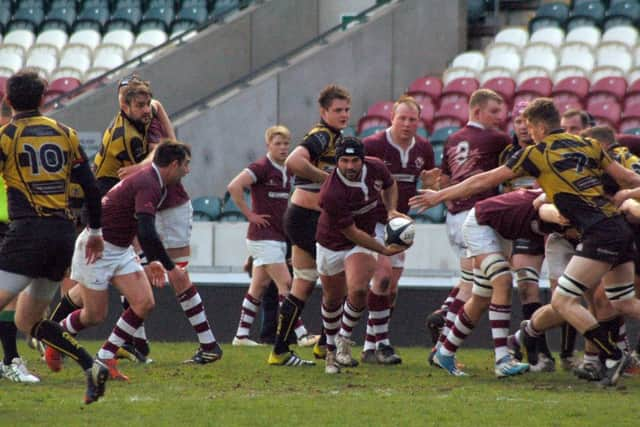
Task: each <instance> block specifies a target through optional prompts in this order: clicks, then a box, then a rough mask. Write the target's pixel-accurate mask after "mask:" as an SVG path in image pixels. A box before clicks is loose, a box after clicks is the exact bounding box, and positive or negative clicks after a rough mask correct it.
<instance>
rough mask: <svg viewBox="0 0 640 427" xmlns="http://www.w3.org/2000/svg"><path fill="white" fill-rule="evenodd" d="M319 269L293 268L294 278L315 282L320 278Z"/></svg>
mask: <svg viewBox="0 0 640 427" xmlns="http://www.w3.org/2000/svg"><path fill="white" fill-rule="evenodd" d="M318 276H319V275H318V271H317V270H316V269H315V268H295V267H294V268H293V277H294V279H301V280H306V281H307V282H315V281H316V280H318Z"/></svg>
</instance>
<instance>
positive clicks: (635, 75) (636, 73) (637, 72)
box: [627, 67, 640, 84]
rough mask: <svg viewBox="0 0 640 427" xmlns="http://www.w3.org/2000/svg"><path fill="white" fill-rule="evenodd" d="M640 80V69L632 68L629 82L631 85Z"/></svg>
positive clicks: (628, 75) (628, 76)
mask: <svg viewBox="0 0 640 427" xmlns="http://www.w3.org/2000/svg"><path fill="white" fill-rule="evenodd" d="M638 79H640V67H638V68H632V69H631V71H629V74H627V82H628V83H629V84H631V83H633V82H635V81H636V80H638Z"/></svg>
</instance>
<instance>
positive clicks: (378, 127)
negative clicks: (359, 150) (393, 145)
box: [358, 126, 386, 139]
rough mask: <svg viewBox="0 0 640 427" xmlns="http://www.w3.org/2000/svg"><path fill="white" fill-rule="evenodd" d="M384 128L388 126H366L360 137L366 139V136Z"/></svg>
mask: <svg viewBox="0 0 640 427" xmlns="http://www.w3.org/2000/svg"><path fill="white" fill-rule="evenodd" d="M384 129H386V127H384V126H372V127H370V128H366V129H365V130H363V131H362V132H361V133H360V135H358V138H360V139H364V138H366V137H368V136H371V135H373V134H374V133H376V132H379V131H381V130H384Z"/></svg>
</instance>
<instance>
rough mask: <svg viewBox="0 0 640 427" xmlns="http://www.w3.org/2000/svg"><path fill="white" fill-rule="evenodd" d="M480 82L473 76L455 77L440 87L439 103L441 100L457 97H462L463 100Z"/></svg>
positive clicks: (445, 100) (450, 99)
mask: <svg viewBox="0 0 640 427" xmlns="http://www.w3.org/2000/svg"><path fill="white" fill-rule="evenodd" d="M479 86H480V84H479V83H478V81H477V80H476V79H475V78H468V77H463V78H459V79H455V80H452V81H450V82H449V83H447V84H446V85H445V86H444V88H443V89H442V95H441V97H440V105H441V104H442V103H443V102H447V100H449V101H453V100H455V99H459V98H456V96H457V97H463V98H464V99H465V100H466V99H469V96H471V94H472V93H473V92H474V91H475V90H476V89H478V87H479ZM452 95H453V96H452Z"/></svg>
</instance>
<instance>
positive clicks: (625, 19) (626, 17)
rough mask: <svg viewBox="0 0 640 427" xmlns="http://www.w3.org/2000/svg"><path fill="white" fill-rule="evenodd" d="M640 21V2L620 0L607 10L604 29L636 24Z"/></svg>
mask: <svg viewBox="0 0 640 427" xmlns="http://www.w3.org/2000/svg"><path fill="white" fill-rule="evenodd" d="M639 21H640V4H639V3H638V2H637V1H634V0H631V1H619V2H616V3H615V4H612V5H611V6H610V7H609V10H607V17H606V18H605V21H604V24H603V29H604V31H606V30H608V29H609V28H611V27H615V26H618V25H635V26H637V25H638V23H639Z"/></svg>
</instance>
